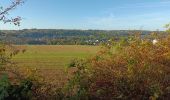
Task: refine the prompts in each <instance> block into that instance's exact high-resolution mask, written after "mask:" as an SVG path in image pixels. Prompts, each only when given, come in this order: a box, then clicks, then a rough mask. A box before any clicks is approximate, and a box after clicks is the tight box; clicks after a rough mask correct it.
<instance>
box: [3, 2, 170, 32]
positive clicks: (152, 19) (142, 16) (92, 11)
mask: <svg viewBox="0 0 170 100" xmlns="http://www.w3.org/2000/svg"><path fill="white" fill-rule="evenodd" d="M11 1H12V0H0V6H3V7H6V6H7V5H10V2H11ZM8 16H9V18H11V17H15V16H20V17H22V21H21V26H19V27H18V26H14V25H13V24H9V23H8V24H3V23H2V22H1V23H0V30H4V29H5V30H6V29H10V30H11V29H15V30H18V29H31V28H37V29H82V30H86V29H100V30H134V29H136V30H138V29H141V30H165V28H164V25H165V24H168V23H170V0H26V1H25V3H24V4H22V5H20V6H18V7H17V8H16V9H15V10H12V11H11V12H9V15H8Z"/></svg>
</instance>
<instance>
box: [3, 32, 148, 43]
mask: <svg viewBox="0 0 170 100" xmlns="http://www.w3.org/2000/svg"><path fill="white" fill-rule="evenodd" d="M135 32H139V33H141V35H143V36H145V35H146V34H148V33H151V31H140V30H131V31H129V30H110V31H108V30H64V29H23V30H2V31H1V32H0V34H3V35H4V37H1V39H2V40H4V41H6V42H10V43H12V44H18V45H23V44H30V45H99V44H102V43H107V42H108V41H109V40H110V39H112V38H113V37H114V39H119V38H121V37H127V36H129V35H131V34H132V33H135Z"/></svg>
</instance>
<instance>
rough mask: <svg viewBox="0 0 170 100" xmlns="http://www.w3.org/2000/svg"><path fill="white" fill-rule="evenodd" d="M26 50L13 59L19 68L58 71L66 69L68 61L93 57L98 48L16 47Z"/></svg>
mask: <svg viewBox="0 0 170 100" xmlns="http://www.w3.org/2000/svg"><path fill="white" fill-rule="evenodd" d="M16 47H17V48H20V49H23V48H24V49H26V52H25V53H19V54H18V55H16V56H15V57H14V58H13V61H14V62H16V63H17V64H18V65H19V66H23V67H33V68H35V67H36V68H39V69H58V68H64V67H66V66H67V65H68V64H69V62H70V60H72V59H75V58H87V57H90V56H92V55H94V54H95V53H96V52H97V51H98V50H99V49H100V47H99V46H80V45H59V46H57V45H56V46H52V45H22V46H16Z"/></svg>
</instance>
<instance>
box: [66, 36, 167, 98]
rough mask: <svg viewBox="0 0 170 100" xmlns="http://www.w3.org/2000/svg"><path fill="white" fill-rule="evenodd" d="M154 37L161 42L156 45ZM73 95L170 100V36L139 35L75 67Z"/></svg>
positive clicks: (70, 91)
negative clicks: (153, 40)
mask: <svg viewBox="0 0 170 100" xmlns="http://www.w3.org/2000/svg"><path fill="white" fill-rule="evenodd" d="M150 37H154V38H157V39H158V40H159V42H157V43H156V44H153V43H152V40H151V38H150ZM73 67H76V68H77V71H76V72H75V75H74V77H73V79H72V80H70V83H69V85H68V86H69V95H70V97H71V98H73V99H77V100H79V99H80V100H89V99H90V100H94V99H97V100H114V99H116V100H117V99H118V100H132V99H133V100H156V99H160V100H168V99H169V98H170V97H169V95H170V94H169V93H170V84H169V83H170V80H169V76H170V35H169V34H168V35H167V36H166V37H163V36H162V35H160V36H158V35H155V34H153V35H152V36H148V37H146V38H142V37H140V35H135V36H132V37H129V38H128V39H124V40H121V41H119V42H113V43H112V45H108V46H106V47H105V48H103V50H101V51H100V52H99V53H98V54H97V55H96V56H95V57H93V58H91V59H89V60H87V61H80V62H77V63H76V64H74V66H73Z"/></svg>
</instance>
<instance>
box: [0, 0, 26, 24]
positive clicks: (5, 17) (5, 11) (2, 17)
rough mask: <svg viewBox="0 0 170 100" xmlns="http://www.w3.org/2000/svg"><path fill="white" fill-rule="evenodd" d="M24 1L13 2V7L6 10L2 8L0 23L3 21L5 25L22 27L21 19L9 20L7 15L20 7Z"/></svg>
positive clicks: (0, 7)
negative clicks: (10, 24) (11, 24)
mask: <svg viewBox="0 0 170 100" xmlns="http://www.w3.org/2000/svg"><path fill="white" fill-rule="evenodd" d="M23 2H24V1H23V0H13V2H12V3H11V5H9V6H8V7H6V8H4V7H3V6H0V21H3V22H4V23H13V24H14V25H18V26H19V25H20V21H21V17H19V16H17V17H14V18H8V17H7V15H8V14H9V12H10V11H11V10H13V9H15V8H16V7H17V6H18V5H20V4H22V3H23Z"/></svg>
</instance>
